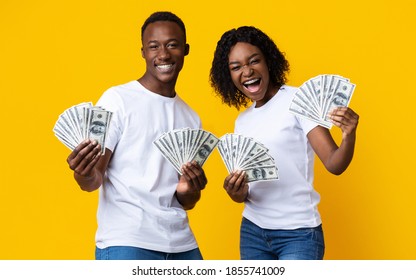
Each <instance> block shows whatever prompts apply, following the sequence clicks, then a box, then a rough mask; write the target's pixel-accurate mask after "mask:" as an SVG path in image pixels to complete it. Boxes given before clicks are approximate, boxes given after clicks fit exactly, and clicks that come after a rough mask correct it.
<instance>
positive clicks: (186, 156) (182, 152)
mask: <svg viewBox="0 0 416 280" xmlns="http://www.w3.org/2000/svg"><path fill="white" fill-rule="evenodd" d="M218 141H219V139H218V138H217V137H216V136H215V135H214V134H212V133H211V132H208V131H206V130H203V129H191V128H182V129H175V130H171V131H169V132H165V133H163V134H162V135H160V136H159V137H158V138H157V139H155V140H154V141H153V144H154V145H155V146H156V147H157V148H158V149H159V150H160V152H161V153H162V155H163V156H164V157H165V158H166V159H167V160H168V161H169V162H170V163H171V164H172V165H173V167H174V168H175V169H176V171H178V173H179V174H181V175H182V172H181V167H182V165H183V164H185V163H187V162H191V161H194V160H195V161H196V162H197V163H198V164H199V165H200V166H202V165H203V164H204V163H205V161H206V160H207V158H208V157H209V155H210V154H211V153H212V151H213V150H214V149H215V147H216V146H217V143H218Z"/></svg>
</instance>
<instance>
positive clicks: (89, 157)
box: [67, 12, 207, 260]
mask: <svg viewBox="0 0 416 280" xmlns="http://www.w3.org/2000/svg"><path fill="white" fill-rule="evenodd" d="M141 37H142V49H141V52H142V57H143V58H144V59H145V61H146V71H145V73H144V74H143V76H142V77H141V78H139V79H138V80H137V81H131V82H128V83H126V84H123V85H119V86H115V87H112V88H110V89H108V90H107V91H106V92H104V94H103V96H102V97H101V98H100V100H99V101H98V103H97V105H99V106H102V107H104V108H105V109H106V110H108V111H112V112H113V116H112V119H111V124H110V127H109V130H108V132H107V133H108V135H107V139H106V143H105V146H106V152H105V153H104V155H101V153H100V152H99V151H100V145H98V144H97V142H96V141H90V140H86V141H84V142H83V143H81V144H80V145H79V146H78V147H77V148H76V149H75V150H74V151H73V152H72V153H71V154H70V155H69V157H68V159H67V161H68V164H69V166H70V168H71V169H72V170H74V177H75V180H76V181H77V183H78V184H79V186H80V187H81V189H82V190H85V191H94V190H97V189H99V206H98V213H97V219H98V229H97V233H96V259H156V260H161V259H175V260H178V259H202V256H201V253H200V251H199V248H198V245H197V243H196V240H195V238H194V235H193V233H192V231H191V229H190V227H189V223H188V217H187V214H186V211H185V210H188V209H192V208H193V207H194V206H195V204H196V203H197V201H198V200H199V199H200V196H201V190H202V189H203V188H204V187H205V185H206V184H207V179H206V176H205V174H204V171H203V170H202V168H201V167H200V166H199V165H198V164H197V163H196V162H190V163H187V164H185V165H184V166H183V167H182V173H183V175H182V176H179V174H178V173H177V172H176V171H175V169H174V168H173V167H172V166H171V165H170V163H169V162H168V161H167V160H166V159H164V157H163V156H162V154H161V153H160V152H159V151H158V150H157V148H156V147H155V146H154V145H153V144H152V142H153V140H154V139H156V138H157V137H158V136H160V135H161V134H162V133H164V132H166V131H170V130H173V129H177V128H183V127H190V128H200V127H201V121H200V118H199V117H198V115H197V114H196V113H195V112H194V111H193V110H192V109H191V108H190V107H189V106H188V105H187V104H185V103H184V101H183V100H182V99H181V98H180V97H179V96H178V95H177V93H176V91H175V85H176V81H177V78H178V76H179V72H180V71H181V69H182V66H183V64H184V57H185V56H186V55H187V54H188V53H189V45H188V44H187V43H186V30H185V26H184V24H183V22H182V20H181V19H180V18H178V17H177V16H176V15H174V14H173V13H170V12H156V13H154V14H152V15H151V16H150V17H149V18H148V19H147V20H146V21H145V23H144V24H143V26H142V33H141Z"/></svg>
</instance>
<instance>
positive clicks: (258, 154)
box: [218, 133, 279, 182]
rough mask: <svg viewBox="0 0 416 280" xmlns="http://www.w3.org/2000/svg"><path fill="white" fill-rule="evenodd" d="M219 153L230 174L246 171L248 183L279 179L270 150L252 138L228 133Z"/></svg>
mask: <svg viewBox="0 0 416 280" xmlns="http://www.w3.org/2000/svg"><path fill="white" fill-rule="evenodd" d="M218 151H219V152H220V155H221V158H222V159H223V161H224V163H225V166H226V168H227V170H228V172H232V171H235V170H244V171H245V172H246V173H247V179H248V182H254V181H259V180H274V179H279V177H278V173H277V166H276V163H275V161H274V159H273V157H272V156H271V155H269V154H268V149H267V148H266V147H265V146H264V145H263V144H261V143H259V142H257V141H256V140H254V139H253V138H251V137H246V136H243V135H240V134H235V133H227V134H225V135H224V136H222V137H221V138H220V141H219V143H218Z"/></svg>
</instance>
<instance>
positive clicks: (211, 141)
mask: <svg viewBox="0 0 416 280" xmlns="http://www.w3.org/2000/svg"><path fill="white" fill-rule="evenodd" d="M218 141H219V139H218V138H217V137H216V136H215V135H214V134H212V133H209V135H208V138H207V139H206V140H205V141H204V142H203V143H202V145H201V146H200V147H199V148H198V150H197V152H196V153H195V156H194V157H193V159H192V160H195V161H196V162H197V163H198V164H199V165H200V166H202V165H203V164H204V163H205V161H206V160H207V158H208V157H209V155H210V154H211V153H212V151H213V150H214V149H215V147H216V146H217V144H218Z"/></svg>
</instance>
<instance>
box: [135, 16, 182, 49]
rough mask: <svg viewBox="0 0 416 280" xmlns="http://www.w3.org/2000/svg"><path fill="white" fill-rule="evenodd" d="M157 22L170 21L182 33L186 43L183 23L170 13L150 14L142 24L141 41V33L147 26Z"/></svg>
mask: <svg viewBox="0 0 416 280" xmlns="http://www.w3.org/2000/svg"><path fill="white" fill-rule="evenodd" d="M157 21H171V22H175V23H176V24H177V25H178V26H179V27H180V28H181V29H182V31H183V34H184V38H185V43H186V28H185V24H184V23H183V21H182V20H181V19H180V18H179V17H178V16H177V15H175V14H174V13H172V12H155V13H153V14H151V15H150V16H149V17H148V18H147V19H146V21H145V22H144V23H143V26H142V40H143V33H144V31H145V30H146V28H147V26H148V25H149V24H151V23H154V22H157Z"/></svg>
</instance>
